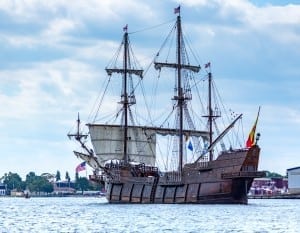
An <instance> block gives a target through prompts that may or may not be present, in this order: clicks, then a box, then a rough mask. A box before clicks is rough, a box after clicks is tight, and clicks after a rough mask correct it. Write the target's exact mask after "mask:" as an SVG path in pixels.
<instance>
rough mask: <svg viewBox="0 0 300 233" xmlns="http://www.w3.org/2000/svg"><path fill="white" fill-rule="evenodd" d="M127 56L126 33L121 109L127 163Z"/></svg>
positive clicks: (125, 34) (126, 38)
mask: <svg viewBox="0 0 300 233" xmlns="http://www.w3.org/2000/svg"><path fill="white" fill-rule="evenodd" d="M127 54H128V32H127V31H126V32H125V33H124V64H123V66H124V78H123V98H124V101H123V109H124V117H125V119H124V147H123V153H124V161H125V163H128V154H127V139H128V93H127Z"/></svg>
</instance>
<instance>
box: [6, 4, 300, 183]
mask: <svg viewBox="0 0 300 233" xmlns="http://www.w3.org/2000/svg"><path fill="white" fill-rule="evenodd" d="M179 4H180V6H181V17H182V21H183V27H185V28H187V29H189V32H191V36H190V38H193V41H194V43H193V46H194V48H195V46H196V48H195V49H196V50H197V51H199V52H198V53H200V58H201V62H203V63H202V64H204V63H206V62H207V61H210V62H211V64H212V72H213V74H214V77H215V78H217V80H215V82H216V83H218V79H219V80H220V83H221V84H222V87H221V88H220V87H219V89H220V90H222V91H223V92H224V93H225V97H226V103H227V104H229V105H230V106H233V108H234V109H235V110H237V111H238V112H241V113H243V114H244V117H243V122H244V130H245V132H246V133H247V131H248V129H249V131H250V129H251V127H252V124H253V122H254V120H255V118H256V114H257V110H258V107H259V106H261V113H260V118H259V121H258V125H257V131H259V132H260V133H261V139H260V141H259V145H260V147H261V157H260V165H259V169H260V170H269V171H272V172H277V173H280V174H282V175H285V174H286V169H288V168H292V167H297V166H300V159H299V157H300V143H299V141H298V140H299V134H300V104H299V100H300V92H299V89H300V64H299V63H300V1H299V0H298V1H281V0H280V1H279V0H273V1H271V0H270V1H263V0H259V1H258V0H252V1H251V0H228V1H227V0H185V1H175V0H165V1H161V0H152V1H148V0H144V1H141V0H126V1H124V0H101V1H99V0H88V1H86V0H74V1H72V3H71V4H70V1H67V0H51V1H48V0H47V1H46V0H1V1H0V107H1V111H0V149H1V150H0V151H1V155H0V156H1V157H0V158H1V160H0V161H1V166H0V177H1V176H2V175H4V173H8V172H14V173H18V174H19V175H21V177H22V178H25V176H26V174H28V173H29V172H31V171H34V172H35V173H36V174H37V175H40V174H41V173H44V172H49V173H53V174H55V173H56V171H57V170H59V171H60V172H61V174H62V178H64V174H65V173H66V171H68V172H69V174H70V176H71V177H74V173H75V167H76V166H77V165H78V164H79V163H80V162H81V160H79V159H78V158H76V157H75V156H74V155H73V152H72V151H73V150H76V149H77V148H78V146H77V144H76V143H75V142H73V141H70V140H69V139H68V137H67V134H68V133H69V132H70V130H72V128H73V126H74V123H75V120H76V117H77V113H78V112H80V115H81V119H82V120H83V121H85V119H87V118H88V114H89V113H90V112H91V108H92V106H93V104H94V101H95V98H96V97H97V95H98V92H99V90H100V88H101V84H102V82H101V81H103V77H104V76H105V73H104V69H105V67H106V65H107V64H108V61H109V60H110V59H111V58H112V56H113V54H114V53H115V51H116V50H117V48H118V46H119V44H120V41H121V38H122V34H123V31H122V28H123V27H124V25H126V24H128V27H129V31H130V30H132V31H135V30H136V31H138V30H141V29H144V28H149V27H151V26H153V25H159V24H161V23H164V22H167V21H170V20H174V19H175V15H174V14H173V9H174V8H175V7H177V6H178V5H179ZM162 34H164V32H163V31H162V32H161V33H158V34H157V33H149V32H145V36H144V37H143V36H141V37H138V36H137V37H136V39H133V40H131V42H132V43H133V42H134V43H135V47H136V48H137V51H138V53H137V54H136V55H137V57H141V58H142V59H143V55H142V54H143V52H144V53H145V54H150V53H151V52H153V53H154V52H155V51H157V50H158V48H159V46H160V45H161V43H162V41H158V42H157V43H156V40H157V39H158V38H159V39H160V40H161V38H163V37H162ZM150 51H151V52H150ZM142 64H143V62H142ZM88 172H90V170H88ZM82 175H83V174H82Z"/></svg>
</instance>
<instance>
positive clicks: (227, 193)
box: [102, 146, 265, 204]
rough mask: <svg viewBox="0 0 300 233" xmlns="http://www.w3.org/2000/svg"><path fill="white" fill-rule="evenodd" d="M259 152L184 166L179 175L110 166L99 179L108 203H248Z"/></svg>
mask: <svg viewBox="0 0 300 233" xmlns="http://www.w3.org/2000/svg"><path fill="white" fill-rule="evenodd" d="M259 152H260V149H259V147H258V146H253V147H252V148H250V149H244V150H236V151H230V152H225V153H223V154H221V155H220V156H219V157H218V158H217V159H216V160H214V161H211V162H208V163H193V164H186V165H185V167H184V169H183V172H182V173H181V174H179V173H176V172H169V173H164V174H161V173H159V172H158V171H157V170H156V169H154V168H153V167H145V166H131V167H130V166H129V167H128V166H122V165H118V166H117V165H113V166H111V167H108V168H107V169H108V170H107V173H108V174H110V175H109V176H107V177H106V179H105V180H104V179H102V182H105V185H106V190H107V193H106V198H107V200H108V202H109V203H139V204H188V203H190V204H247V203H248V198H247V194H248V192H249V189H250V187H251V184H252V181H253V179H254V178H256V177H263V176H264V175H265V173H264V172H259V171H257V166H258V159H259Z"/></svg>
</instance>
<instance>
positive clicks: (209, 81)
mask: <svg viewBox="0 0 300 233" xmlns="http://www.w3.org/2000/svg"><path fill="white" fill-rule="evenodd" d="M208 124H209V145H211V144H212V141H213V138H212V134H213V129H212V124H213V111H212V103H211V72H209V73H208ZM212 160H213V151H212V150H210V151H209V161H212Z"/></svg>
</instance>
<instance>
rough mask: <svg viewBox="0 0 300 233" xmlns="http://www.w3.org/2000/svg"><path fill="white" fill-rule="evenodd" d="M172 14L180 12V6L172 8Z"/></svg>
mask: <svg viewBox="0 0 300 233" xmlns="http://www.w3.org/2000/svg"><path fill="white" fill-rule="evenodd" d="M174 14H180V6H178V7H176V8H174Z"/></svg>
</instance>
